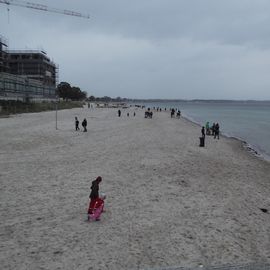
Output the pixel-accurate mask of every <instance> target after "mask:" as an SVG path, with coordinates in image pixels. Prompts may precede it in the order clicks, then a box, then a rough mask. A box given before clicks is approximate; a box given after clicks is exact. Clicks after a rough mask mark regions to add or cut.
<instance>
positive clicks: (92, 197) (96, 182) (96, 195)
mask: <svg viewBox="0 0 270 270" xmlns="http://www.w3.org/2000/svg"><path fill="white" fill-rule="evenodd" d="M101 181H102V178H101V176H98V177H97V179H96V180H94V181H93V182H92V186H91V193H90V195H89V198H90V204H89V208H88V214H92V212H93V209H94V205H95V203H96V200H97V199H98V198H99V193H98V191H99V184H100V182H101Z"/></svg>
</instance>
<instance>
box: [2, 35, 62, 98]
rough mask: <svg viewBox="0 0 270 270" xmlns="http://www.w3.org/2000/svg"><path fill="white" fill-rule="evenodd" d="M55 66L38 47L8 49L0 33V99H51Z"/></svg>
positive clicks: (54, 83) (54, 87)
mask: <svg viewBox="0 0 270 270" xmlns="http://www.w3.org/2000/svg"><path fill="white" fill-rule="evenodd" d="M57 74H58V66H57V65H56V64H55V63H54V62H52V61H51V60H50V58H49V57H48V56H47V54H46V53H45V52H44V51H41V50H8V46H7V43H6V42H5V40H4V38H3V37H1V36H0V99H20V100H31V99H32V100H35V99H36V100H37V99H40V100H42V99H54V98H55V91H56V84H57Z"/></svg>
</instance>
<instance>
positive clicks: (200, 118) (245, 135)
mask: <svg viewBox="0 0 270 270" xmlns="http://www.w3.org/2000/svg"><path fill="white" fill-rule="evenodd" d="M141 104H144V105H145V106H146V107H150V108H153V107H160V108H163V109H164V108H166V109H167V110H168V109H170V108H175V109H179V110H181V114H182V116H184V117H186V118H188V119H189V120H191V121H193V122H195V123H198V124H200V125H205V124H206V122H209V124H210V126H212V124H213V123H217V122H218V123H219V126H220V132H221V134H223V135H225V136H228V137H234V138H237V139H240V140H242V141H244V142H246V143H247V144H248V146H249V147H251V148H252V149H254V150H255V151H256V152H258V153H259V154H260V155H262V156H263V157H264V158H265V159H267V160H270V101H262V102H260V101H249V102H246V101H238V102H236V101H179V102H172V101H171V102H168V101H164V102H144V103H141Z"/></svg>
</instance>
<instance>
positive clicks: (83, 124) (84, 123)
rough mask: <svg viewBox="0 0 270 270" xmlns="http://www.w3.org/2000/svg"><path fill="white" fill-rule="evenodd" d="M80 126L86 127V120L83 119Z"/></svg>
mask: <svg viewBox="0 0 270 270" xmlns="http://www.w3.org/2000/svg"><path fill="white" fill-rule="evenodd" d="M82 126H83V127H86V126H87V121H86V119H84V120H83V121H82Z"/></svg>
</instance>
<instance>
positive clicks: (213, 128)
mask: <svg viewBox="0 0 270 270" xmlns="http://www.w3.org/2000/svg"><path fill="white" fill-rule="evenodd" d="M215 128H216V124H215V123H213V125H212V127H211V130H212V135H215Z"/></svg>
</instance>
